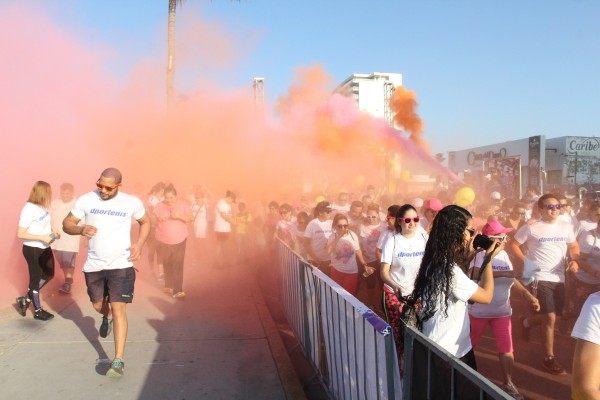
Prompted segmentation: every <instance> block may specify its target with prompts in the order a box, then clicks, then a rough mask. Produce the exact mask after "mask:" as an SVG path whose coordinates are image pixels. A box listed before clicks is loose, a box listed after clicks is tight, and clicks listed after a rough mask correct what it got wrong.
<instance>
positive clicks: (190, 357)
mask: <svg viewBox="0 0 600 400" xmlns="http://www.w3.org/2000/svg"><path fill="white" fill-rule="evenodd" d="M61 283H62V277H61V271H60V269H59V270H57V276H56V278H55V280H54V281H52V282H51V283H50V284H49V285H48V286H47V287H45V288H43V289H42V303H43V305H44V308H46V309H47V310H48V311H50V312H52V313H54V314H55V318H54V319H52V320H50V321H37V320H34V319H33V316H32V313H31V309H30V310H28V312H27V315H26V316H25V317H21V315H19V314H18V312H17V310H16V308H15V306H14V304H12V305H10V304H4V305H2V306H0V399H34V398H44V399H112V398H118V399H297V398H303V397H304V392H303V390H302V387H301V385H300V382H299V380H298V378H297V377H296V375H295V372H294V370H293V367H292V363H291V362H290V359H289V356H288V353H287V352H286V350H285V347H284V345H283V342H282V340H281V337H280V335H279V332H278V331H277V328H276V326H275V324H274V322H273V320H272V319H271V316H270V314H269V312H268V309H267V307H266V306H265V302H264V298H263V296H262V294H261V293H260V291H259V290H258V289H257V285H256V284H255V282H254V279H253V274H251V273H250V271H249V268H243V267H239V266H236V267H231V268H226V269H214V268H211V267H199V266H193V265H190V266H186V277H185V285H184V290H185V291H186V292H187V295H188V296H187V297H186V298H185V299H184V300H176V299H173V298H171V297H170V296H167V295H166V294H165V293H163V292H162V290H161V287H160V285H159V283H158V282H157V280H156V279H155V277H154V274H153V273H152V271H150V270H149V269H148V268H145V269H144V267H141V270H140V272H139V273H138V276H137V281H136V292H135V297H134V302H133V303H132V304H130V305H128V307H127V313H128V319H129V334H128V338H127V345H126V349H125V357H124V361H125V375H124V377H122V378H109V377H106V376H105V375H104V374H105V372H106V371H107V369H108V368H109V365H110V360H111V359H112V357H113V356H114V343H113V340H112V334H111V335H109V337H108V338H106V339H102V338H100V337H99V335H98V327H99V325H100V322H101V316H100V315H99V314H97V313H96V312H95V311H94V310H93V308H92V306H91V304H90V302H89V299H88V297H87V294H86V293H85V284H84V282H83V276H82V274H81V272H78V273H77V275H76V277H75V284H74V286H73V292H72V293H71V294H70V295H61V294H59V292H58V287H59V286H60V284H61ZM13 303H14V300H13Z"/></svg>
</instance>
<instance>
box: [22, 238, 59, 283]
mask: <svg viewBox="0 0 600 400" xmlns="http://www.w3.org/2000/svg"><path fill="white" fill-rule="evenodd" d="M23 256H24V257H25V261H27V266H28V267H29V290H35V291H36V292H39V291H40V289H41V288H42V287H43V286H44V285H45V284H46V283H48V282H50V280H51V279H52V278H53V277H54V255H53V254H52V249H51V248H50V247H48V248H47V249H40V248H39V247H31V246H25V245H23Z"/></svg>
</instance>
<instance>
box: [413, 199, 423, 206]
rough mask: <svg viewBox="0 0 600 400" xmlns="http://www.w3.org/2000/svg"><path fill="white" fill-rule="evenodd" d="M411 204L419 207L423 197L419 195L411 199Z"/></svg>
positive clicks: (421, 204)
mask: <svg viewBox="0 0 600 400" xmlns="http://www.w3.org/2000/svg"><path fill="white" fill-rule="evenodd" d="M412 206H413V207H414V208H421V207H423V199H422V198H420V197H415V198H414V199H413V201H412Z"/></svg>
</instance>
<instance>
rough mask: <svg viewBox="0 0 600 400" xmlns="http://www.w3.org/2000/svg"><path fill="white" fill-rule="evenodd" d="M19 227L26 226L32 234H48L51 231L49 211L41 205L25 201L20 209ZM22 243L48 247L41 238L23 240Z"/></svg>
mask: <svg viewBox="0 0 600 400" xmlns="http://www.w3.org/2000/svg"><path fill="white" fill-rule="evenodd" d="M19 227H20V228H27V233H30V234H32V235H49V234H51V233H52V225H51V223H50V212H49V211H48V210H46V209H45V208H44V207H42V206H39V205H37V204H33V203H29V202H27V203H26V204H25V206H24V207H23V209H22V210H21V216H20V217H19ZM23 244H24V245H25V246H30V247H37V248H40V249H46V248H48V244H46V243H44V242H42V241H41V240H23Z"/></svg>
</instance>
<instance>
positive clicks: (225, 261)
mask: <svg viewBox="0 0 600 400" xmlns="http://www.w3.org/2000/svg"><path fill="white" fill-rule="evenodd" d="M235 198H236V195H235V193H233V192H232V191H231V190H228V191H227V192H226V193H225V197H224V198H222V199H220V200H219V201H217V204H216V205H215V236H216V239H217V248H216V257H217V258H216V264H215V266H217V267H228V266H231V265H233V264H232V261H230V258H232V257H231V256H227V255H228V254H229V255H233V254H236V253H235V251H234V249H233V244H232V243H233V241H232V240H231V235H232V233H231V231H232V227H233V226H234V225H235V218H234V217H233V211H232V210H231V203H235Z"/></svg>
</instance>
